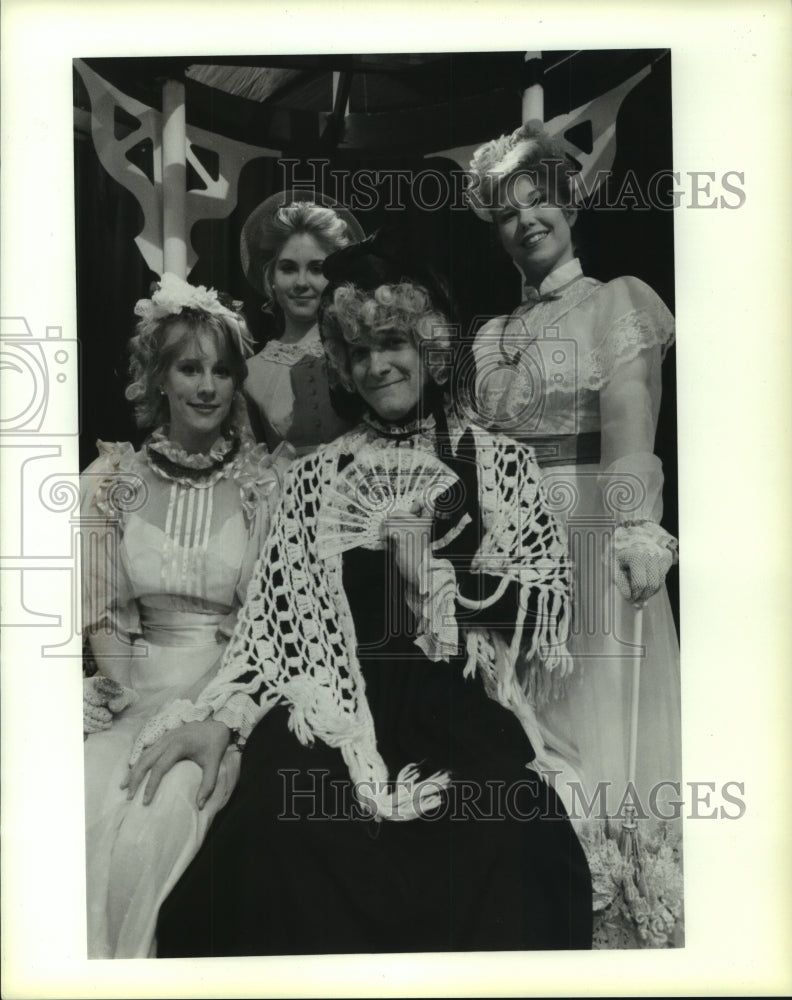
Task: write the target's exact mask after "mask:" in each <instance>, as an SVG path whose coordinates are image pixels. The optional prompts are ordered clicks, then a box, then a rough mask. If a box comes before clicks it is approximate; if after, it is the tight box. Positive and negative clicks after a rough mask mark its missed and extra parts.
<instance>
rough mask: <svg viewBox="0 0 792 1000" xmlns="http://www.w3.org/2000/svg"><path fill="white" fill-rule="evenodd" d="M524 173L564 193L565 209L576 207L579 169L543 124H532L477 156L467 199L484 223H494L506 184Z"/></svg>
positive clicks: (486, 146) (481, 148) (470, 170)
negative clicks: (576, 177)
mask: <svg viewBox="0 0 792 1000" xmlns="http://www.w3.org/2000/svg"><path fill="white" fill-rule="evenodd" d="M520 169H523V170H526V171H535V172H536V173H537V175H538V176H539V177H540V178H541V179H542V181H543V182H544V183H545V184H546V185H547V186H549V187H552V188H554V189H555V190H556V192H559V191H560V192H561V193H562V195H563V197H564V199H565V201H566V203H567V204H566V206H565V207H570V208H571V207H574V205H573V199H572V193H573V191H572V189H573V184H574V177H575V175H577V173H578V172H579V166H578V164H577V163H576V162H575V161H574V160H573V159H572V158H571V157H570V156H569V154H568V153H567V151H566V149H565V147H564V144H563V143H562V142H561V141H560V140H559V139H557V138H556V137H555V136H551V135H550V134H549V133H547V132H545V130H544V128H543V126H542V123H541V122H539V121H531V122H527V123H526V124H525V125H521V126H520V127H519V128H518V129H515V130H514V132H512V133H511V134H510V135H502V136H500V137H499V138H497V139H491V140H490V141H489V142H485V143H484V145H483V146H479V148H478V149H477V150H476V152H475V153H474V154H473V159H472V160H471V161H470V167H469V168H468V178H469V183H468V186H467V188H466V190H465V198H466V200H467V202H468V204H469V205H470V207H471V208H472V209H473V211H474V212H475V213H476V215H477V216H478V217H479V218H480V219H483V220H484V221H485V222H492V221H493V217H494V213H495V211H496V210H497V209H498V208H500V207H502V203H503V198H502V197H501V196H500V195H501V187H502V184H503V182H504V181H505V180H506V179H507V178H508V177H510V176H511V175H512V174H514V173H515V172H516V171H517V170H520ZM551 178H552V182H551Z"/></svg>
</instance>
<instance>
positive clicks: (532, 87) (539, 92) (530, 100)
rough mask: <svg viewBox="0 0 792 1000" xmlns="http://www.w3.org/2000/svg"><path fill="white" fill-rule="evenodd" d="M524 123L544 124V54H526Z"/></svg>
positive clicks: (523, 101) (524, 69)
mask: <svg viewBox="0 0 792 1000" xmlns="http://www.w3.org/2000/svg"><path fill="white" fill-rule="evenodd" d="M523 84H524V89H523V97H522V123H523V125H526V124H527V123H528V122H530V121H536V122H544V84H543V83H542V53H541V52H526V53H525V66H524V67H523Z"/></svg>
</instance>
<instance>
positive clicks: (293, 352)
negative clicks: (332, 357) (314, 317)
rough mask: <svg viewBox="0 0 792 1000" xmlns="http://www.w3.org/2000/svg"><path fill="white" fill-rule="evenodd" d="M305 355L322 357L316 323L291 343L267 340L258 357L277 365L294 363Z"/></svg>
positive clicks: (322, 351)
mask: <svg viewBox="0 0 792 1000" xmlns="http://www.w3.org/2000/svg"><path fill="white" fill-rule="evenodd" d="M306 355H310V356H311V357H314V358H321V357H324V348H323V347H322V340H321V338H320V336H319V327H318V326H317V325H314V326H312V327H311V329H310V330H309V331H308V332H307V333H306V334H305V336H304V337H302V338H301V339H300V340H298V341H296V342H295V343H293V344H284V343H283V342H282V341H280V340H269V341H267V343H266V344H265V345H264V347H263V348H262V349H261V351H260V352H259V354H258V357H259V358H261V359H262V360H263V361H273V362H275V363H276V364H279V365H294V364H296V363H297V362H298V361H299V360H300V359H301V358H304V357H305V356H306Z"/></svg>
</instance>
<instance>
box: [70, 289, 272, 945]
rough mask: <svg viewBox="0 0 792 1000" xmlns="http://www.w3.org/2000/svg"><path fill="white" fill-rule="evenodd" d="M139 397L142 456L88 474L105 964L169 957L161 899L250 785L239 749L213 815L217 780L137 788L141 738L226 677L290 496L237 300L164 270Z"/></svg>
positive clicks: (94, 770)
mask: <svg viewBox="0 0 792 1000" xmlns="http://www.w3.org/2000/svg"><path fill="white" fill-rule="evenodd" d="M135 312H136V314H137V316H138V317H139V320H138V324H137V329H136V334H135V336H134V337H133V338H132V340H131V343H130V352H131V365H130V370H131V375H132V381H131V384H130V385H129V387H128V389H127V397H128V399H129V400H130V401H131V402H132V403H133V405H134V408H135V415H136V419H137V422H138V424H139V425H140V426H141V427H145V428H149V429H151V434H150V436H149V437H148V438H147V440H146V441H145V443H144V444H143V447H142V448H141V450H140V451H137V452H136V451H135V450H134V449H133V447H132V445H131V444H127V443H113V444H109V443H106V442H102V441H100V442H98V444H99V457H98V458H97V459H96V461H95V462H94V463H93V464H92V465H91V466H89V468H88V469H86V471H85V472H84V473H83V475H82V477H81V492H82V508H81V513H82V527H83V536H84V538H85V539H86V558H85V560H84V567H85V572H84V610H83V627H84V629H85V632H86V634H87V639H88V642H89V644H90V647H91V652H92V654H93V658H94V660H95V662H96V665H97V667H98V673H97V674H95V675H94V676H92V677H89V678H87V679H86V680H85V681H84V688H85V690H84V725H83V728H84V731H85V734H86V738H85V800H86V862H87V883H88V884H87V904H88V955H89V957H91V958H135V957H146V956H149V955H151V954H153V952H154V947H155V945H154V928H155V923H156V918H157V911H158V907H159V903H160V901H161V900H162V899H163V898H164V896H165V895H166V894H167V892H168V890H169V889H170V887H171V885H172V884H173V883H174V882H175V880H176V879H177V878H178V876H179V874H180V873H181V871H182V870H183V869H184V868H185V867H186V865H187V863H188V862H189V860H190V858H191V857H192V856H193V855H194V853H195V852H196V851H197V849H198V847H199V846H200V843H201V841H202V839H203V836H204V833H205V832H206V829H207V827H208V824H209V822H210V820H211V818H212V816H213V815H214V813H215V812H216V811H217V810H218V809H219V808H220V807H221V806H222V805H223V803H224V802H225V801H226V799H227V798H228V795H229V794H230V792H231V789H232V788H233V786H234V783H235V781H236V776H237V773H238V760H237V756H238V755H236V754H234V753H232V752H230V751H229V753H227V754H226V755H225V756H224V758H223V760H222V762H221V763H220V767H219V772H218V780H217V787H216V789H215V791H214V793H213V794H212V796H211V797H209V798H208V800H207V802H206V805H205V807H204V809H203V810H198V808H197V807H196V803H195V799H196V793H197V790H198V787H199V783H200V771H199V769H198V768H197V767H196V766H195V765H194V764H191V763H188V762H184V763H182V764H179V765H177V767H175V768H174V769H173V771H171V773H170V774H169V775H168V778H167V783H163V786H162V788H160V790H159V793H158V795H157V797H156V799H155V800H154V801H153V802H151V803H150V804H149V803H148V802H146V804H145V805H144V801H143V800H144V795H143V793H142V792H141V794H138V795H137V796H134V797H129V796H128V792H127V790H126V789H125V788H124V787H122V786H123V784H124V782H125V779H126V776H127V772H128V766H129V758H130V752H131V750H132V745H133V743H134V740H135V738H136V736H137V734H138V733H139V731H140V730H141V729H142V727H143V726H145V724H146V723H147V722H148V720H149V719H150V718H151V717H152V716H154V715H155V714H156V713H157V712H158V711H159V710H160V709H161V708H162V706H163V705H165V704H167V703H170V702H172V701H174V700H182V701H184V700H188V701H189V700H190V699H191V698H193V697H194V696H195V695H196V694H197V693H198V692H199V691H200V690H201V689H202V688H203V686H204V685H205V684H206V683H207V681H208V680H209V679H210V678H211V677H212V676H213V675H214V673H215V671H216V669H217V665H218V663H219V660H220V657H221V655H222V652H223V650H224V649H225V646H226V644H227V642H228V637H229V636H230V634H231V632H232V630H233V626H234V621H235V619H236V613H237V611H238V609H239V607H240V604H241V601H242V597H243V595H244V591H245V586H246V584H247V580H248V578H249V576H250V574H251V572H252V569H253V564H254V562H255V559H256V556H257V555H258V552H259V550H260V548H261V544H262V540H263V537H264V534H265V532H266V529H267V527H268V524H269V515H270V510H271V508H272V505H273V504H274V503H275V501H276V497H277V495H278V490H279V473H278V466H279V464H280V458H278V459H273V458H272V457H271V456H270V455H269V454H268V453H267V450H266V448H265V447H264V446H263V445H256V444H255V442H254V441H253V439H252V436H251V433H250V430H249V427H248V425H247V416H246V407H245V404H244V400H243V398H242V394H241V387H242V384H243V382H244V379H245V376H246V359H247V358H248V357H249V356H250V354H251V338H250V335H249V333H248V330H247V326H246V324H245V320H244V318H243V317H242V315H241V314H240V313H239V311H238V306H237V304H236V303H232V302H230V301H228V300H226V299H224V298H223V297H222V296H221V295H219V294H218V293H217V292H216V291H214V290H213V289H207V288H204V287H199V288H196V287H193V286H192V285H189V284H187V283H186V282H184V281H182V280H181V279H179V278H177V277H176V276H174V275H172V274H165V275H164V276H163V278H162V279H161V281H160V282H159V283H158V284H157V286H156V289H155V290H154V292H153V294H152V296H151V298H150V299H142V300H140V301H139V302H138V303H137V305H136V307H135Z"/></svg>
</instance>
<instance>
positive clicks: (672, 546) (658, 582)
mask: <svg viewBox="0 0 792 1000" xmlns="http://www.w3.org/2000/svg"><path fill="white" fill-rule="evenodd" d="M613 551H614V565H613V579H614V582H615V584H616V586H617V587H618V588H619V592H620V593H621V595H622V597H623V598H624V599H625V601H632V602H633V604H636V605H638V606H639V607H642V606H643V605H644V604H645V603H646V602H647V601H648V600H649V598H650V597H652V596H653V595H654V594H656V593H657V591H658V590H660V588H661V587H662V586H663V583H664V581H665V578H666V574H667V573H668V571H669V570H670V569H671V567H672V566H673V565H674V562H676V558H677V542H676V539H675V538H674V537H673V535H669V533H668V532H667V531H666V530H665V529H664V528H661V527H660V525H659V524H656V523H655V522H654V521H641V522H639V523H638V524H630V523H627V524H624V525H620V526H619V527H618V528H617V529H616V531H615V532H614V535H613Z"/></svg>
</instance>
